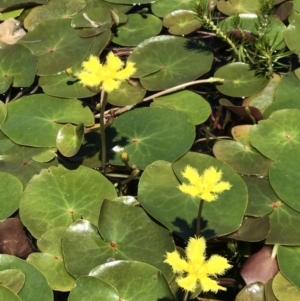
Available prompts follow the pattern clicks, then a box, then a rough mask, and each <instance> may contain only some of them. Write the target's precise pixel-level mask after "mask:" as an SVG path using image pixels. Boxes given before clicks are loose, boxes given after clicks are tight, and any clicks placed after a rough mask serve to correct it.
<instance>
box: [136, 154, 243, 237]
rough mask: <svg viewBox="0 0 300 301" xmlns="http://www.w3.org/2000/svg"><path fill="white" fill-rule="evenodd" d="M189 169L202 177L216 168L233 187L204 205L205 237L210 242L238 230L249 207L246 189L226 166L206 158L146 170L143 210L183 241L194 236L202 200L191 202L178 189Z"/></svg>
mask: <svg viewBox="0 0 300 301" xmlns="http://www.w3.org/2000/svg"><path fill="white" fill-rule="evenodd" d="M186 165H190V166H192V167H194V168H196V169H197V170H198V172H199V174H202V172H203V171H204V169H206V168H208V167H210V166H214V167H215V168H216V169H217V170H221V171H222V172H223V176H222V180H223V181H228V182H229V183H230V184H231V185H232V187H231V188H230V190H228V191H224V192H222V193H221V194H220V195H219V197H218V199H217V200H216V201H215V202H210V203H208V202H205V204H204V206H203V214H202V227H201V228H202V234H203V235H204V236H205V237H206V238H210V237H215V236H220V235H225V234H229V233H231V232H234V231H236V230H237V229H239V227H240V224H241V222H242V220H243V216H244V213H245V209H246V206H247V188H246V185H245V183H244V182H243V180H242V179H241V178H240V176H239V175H238V174H237V173H236V172H235V171H233V170H232V169H231V168H230V167H229V166H228V165H227V164H225V163H223V162H221V161H218V160H216V159H215V158H213V157H211V156H207V155H203V154H198V153H187V154H185V155H184V156H183V157H181V158H180V159H179V160H177V161H175V162H174V163H173V164H172V165H171V164H170V163H168V162H165V161H156V162H154V163H152V164H151V165H149V166H147V168H146V169H145V171H144V173H143V174H142V176H141V179H140V183H139V190H138V200H139V202H140V203H141V204H142V206H143V208H145V210H146V211H147V212H148V213H149V214H151V215H152V216H153V217H154V218H155V219H157V220H158V221H159V222H160V223H162V224H163V225H164V226H166V227H167V228H168V229H170V230H171V231H173V232H175V233H176V234H177V235H179V236H181V237H183V238H184V239H188V238H189V237H191V236H193V235H195V233H196V219H197V212H198V208H199V203H200V199H199V198H192V197H190V196H189V195H188V194H184V193H183V192H181V191H180V190H179V188H178V186H179V184H180V182H179V181H178V178H179V179H180V180H182V175H181V172H182V171H183V170H184V168H185V166H186ZM173 170H175V174H174V171H173ZM220 208H223V209H222V210H220Z"/></svg>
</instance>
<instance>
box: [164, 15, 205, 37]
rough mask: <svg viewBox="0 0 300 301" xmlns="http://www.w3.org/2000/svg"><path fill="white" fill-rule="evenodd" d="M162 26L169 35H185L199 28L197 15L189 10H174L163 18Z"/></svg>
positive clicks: (199, 23)
mask: <svg viewBox="0 0 300 301" xmlns="http://www.w3.org/2000/svg"><path fill="white" fill-rule="evenodd" d="M163 25H164V26H165V27H167V28H168V31H169V33H170V34H174V35H186V34H189V33H191V32H193V31H195V30H196V29H198V28H200V27H201V25H202V24H201V22H200V21H199V19H198V18H197V14H196V13H195V12H193V11H190V10H175V11H173V12H171V13H170V14H168V15H167V16H165V18H164V20H163Z"/></svg>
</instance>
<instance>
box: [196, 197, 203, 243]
mask: <svg viewBox="0 0 300 301" xmlns="http://www.w3.org/2000/svg"><path fill="white" fill-rule="evenodd" d="M203 204H204V200H202V199H201V200H200V204H199V210H198V217H197V229H196V236H197V237H199V236H200V231H201V214H202V208H203Z"/></svg>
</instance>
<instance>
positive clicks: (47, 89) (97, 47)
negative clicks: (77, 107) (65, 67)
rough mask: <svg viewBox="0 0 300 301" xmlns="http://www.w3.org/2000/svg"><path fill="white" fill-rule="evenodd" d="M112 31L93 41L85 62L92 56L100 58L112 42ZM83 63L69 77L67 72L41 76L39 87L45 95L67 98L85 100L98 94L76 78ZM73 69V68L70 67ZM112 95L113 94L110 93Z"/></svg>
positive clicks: (74, 68) (75, 66) (76, 65)
mask: <svg viewBox="0 0 300 301" xmlns="http://www.w3.org/2000/svg"><path fill="white" fill-rule="evenodd" d="M111 35H112V33H111V31H110V30H106V31H104V32H102V33H101V34H98V35H97V36H96V37H95V38H94V41H93V44H92V46H91V48H90V50H89V52H88V53H86V55H85V57H84V58H83V61H86V60H88V58H89V57H90V55H91V54H94V55H96V56H99V55H100V53H101V52H102V50H103V49H104V48H105V47H106V45H107V44H108V43H109V41H110V40H111ZM81 65H82V62H81V61H80V62H79V63H77V64H75V65H74V66H72V68H71V70H72V74H71V75H69V74H68V73H67V72H66V71H64V72H60V73H58V74H54V75H49V76H41V77H40V78H39V86H40V87H41V88H42V89H43V91H44V93H46V94H48V95H51V96H57V97H65V98H85V97H91V96H93V95H95V94H97V92H93V91H91V90H90V89H88V88H87V87H85V86H83V85H82V84H81V83H80V81H79V80H78V78H76V76H75V77H74V74H76V73H77V72H78V71H81V70H82V66H81ZM70 67H71V66H70ZM110 94H111V93H110Z"/></svg>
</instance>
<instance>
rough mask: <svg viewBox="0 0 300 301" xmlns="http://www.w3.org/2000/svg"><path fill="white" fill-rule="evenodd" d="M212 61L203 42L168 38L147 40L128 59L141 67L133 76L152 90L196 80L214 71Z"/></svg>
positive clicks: (162, 36) (210, 54)
mask: <svg viewBox="0 0 300 301" xmlns="http://www.w3.org/2000/svg"><path fill="white" fill-rule="evenodd" d="M157 49H160V51H159V52H157ZM212 60H213V56H212V53H211V52H210V51H209V50H208V48H207V47H206V46H205V45H204V44H203V43H201V42H199V41H195V40H191V39H185V38H182V37H174V36H164V35H161V36H158V37H153V38H150V39H148V40H145V41H144V42H142V43H141V44H139V45H138V46H137V47H136V48H135V49H134V50H133V52H132V53H131V54H130V55H129V57H128V61H130V62H133V63H135V66H136V68H137V72H136V73H135V74H134V76H133V77H136V78H140V81H141V84H142V86H144V87H145V88H146V89H147V90H150V91H157V90H164V89H167V88H170V87H173V86H176V85H179V84H183V83H186V82H189V81H192V80H195V79H196V78H198V77H200V76H201V75H203V74H205V73H206V72H208V71H209V70H210V68H211V64H212ZM195 62H197V64H195Z"/></svg>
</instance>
